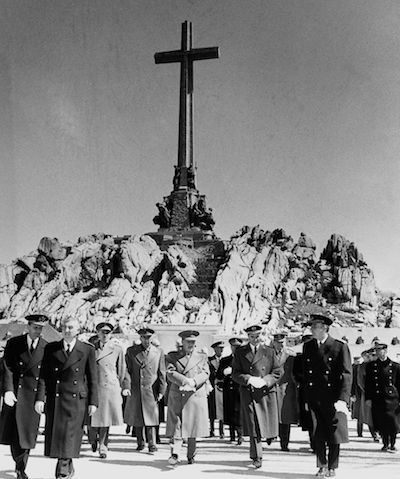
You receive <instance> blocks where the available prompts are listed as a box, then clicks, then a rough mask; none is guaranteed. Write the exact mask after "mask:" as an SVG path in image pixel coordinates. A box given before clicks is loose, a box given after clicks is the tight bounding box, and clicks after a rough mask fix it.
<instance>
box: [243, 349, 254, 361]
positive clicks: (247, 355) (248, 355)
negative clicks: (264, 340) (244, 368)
mask: <svg viewBox="0 0 400 479" xmlns="http://www.w3.org/2000/svg"><path fill="white" fill-rule="evenodd" d="M245 348H246V350H245V352H244V357H245V358H246V359H247V361H248V362H249V363H252V362H253V359H254V354H253V351H252V350H251V346H250V344H246V346H245Z"/></svg>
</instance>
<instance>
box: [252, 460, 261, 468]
mask: <svg viewBox="0 0 400 479" xmlns="http://www.w3.org/2000/svg"><path fill="white" fill-rule="evenodd" d="M261 466H262V461H260V460H259V459H253V467H254V469H260V467H261Z"/></svg>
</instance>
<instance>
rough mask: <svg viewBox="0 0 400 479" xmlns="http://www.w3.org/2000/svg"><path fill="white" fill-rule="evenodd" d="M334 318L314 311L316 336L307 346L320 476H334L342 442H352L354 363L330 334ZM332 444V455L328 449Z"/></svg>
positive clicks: (305, 355)
mask: <svg viewBox="0 0 400 479" xmlns="http://www.w3.org/2000/svg"><path fill="white" fill-rule="evenodd" d="M331 324H332V320H331V319H330V318H328V317H326V316H322V315H320V314H312V315H311V317H310V321H309V323H308V324H307V325H308V326H310V327H311V334H312V335H313V339H311V340H310V341H308V342H306V343H304V346H303V355H302V361H303V374H304V388H305V400H306V403H307V405H308V407H309V409H310V410H311V414H312V418H313V424H314V445H315V453H316V456H317V467H318V468H319V469H318V472H317V476H318V477H334V476H335V475H336V472H335V471H336V469H337V467H338V466H339V452H340V444H341V443H345V442H348V428H347V417H348V416H349V415H350V412H349V410H348V408H347V405H348V403H349V401H350V393H351V382H352V365H351V356H350V351H349V348H348V346H347V344H346V343H344V342H343V341H339V340H337V339H334V338H332V337H331V336H330V335H329V326H330V325H331ZM327 446H328V458H327V457H326V448H327Z"/></svg>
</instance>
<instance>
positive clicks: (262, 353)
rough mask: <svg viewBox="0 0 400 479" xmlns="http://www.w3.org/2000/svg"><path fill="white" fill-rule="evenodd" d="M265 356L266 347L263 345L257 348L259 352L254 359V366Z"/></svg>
mask: <svg viewBox="0 0 400 479" xmlns="http://www.w3.org/2000/svg"><path fill="white" fill-rule="evenodd" d="M265 355H266V350H265V346H263V345H262V344H259V345H258V348H257V352H256V354H255V355H254V357H253V364H255V363H256V362H258V361H260V359H262V358H263V357H264V356H265Z"/></svg>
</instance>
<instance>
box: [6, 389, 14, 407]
mask: <svg viewBox="0 0 400 479" xmlns="http://www.w3.org/2000/svg"><path fill="white" fill-rule="evenodd" d="M16 402H17V398H16V397H15V394H14V393H13V391H7V392H5V393H4V404H7V406H9V407H13V406H14V404H15V403H16Z"/></svg>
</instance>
